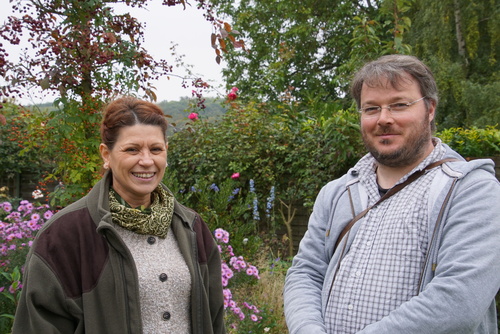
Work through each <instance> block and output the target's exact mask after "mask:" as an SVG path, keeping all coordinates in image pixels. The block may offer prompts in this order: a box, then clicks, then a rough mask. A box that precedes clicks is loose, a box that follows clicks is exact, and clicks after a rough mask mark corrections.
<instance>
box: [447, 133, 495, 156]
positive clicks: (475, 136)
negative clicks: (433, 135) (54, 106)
mask: <svg viewBox="0 0 500 334" xmlns="http://www.w3.org/2000/svg"><path fill="white" fill-rule="evenodd" d="M437 136H438V137H439V138H441V140H442V141H443V142H445V143H446V144H448V145H449V146H450V147H451V148H452V149H454V150H455V151H457V152H458V153H460V154H461V155H462V156H463V157H465V158H477V157H489V156H495V155H500V130H498V129H497V128H496V126H488V127H486V128H484V129H479V128H476V127H472V128H470V129H464V128H449V129H446V130H443V131H441V132H438V133H437Z"/></svg>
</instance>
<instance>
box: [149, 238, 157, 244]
mask: <svg viewBox="0 0 500 334" xmlns="http://www.w3.org/2000/svg"><path fill="white" fill-rule="evenodd" d="M155 242H156V238H155V237H148V244H150V245H152V244H154V243H155Z"/></svg>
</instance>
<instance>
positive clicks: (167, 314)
mask: <svg viewBox="0 0 500 334" xmlns="http://www.w3.org/2000/svg"><path fill="white" fill-rule="evenodd" d="M162 318H163V320H170V312H163V314H162Z"/></svg>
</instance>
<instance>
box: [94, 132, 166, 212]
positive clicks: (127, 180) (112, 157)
mask: <svg viewBox="0 0 500 334" xmlns="http://www.w3.org/2000/svg"><path fill="white" fill-rule="evenodd" d="M99 150H100V152H101V156H102V158H103V159H104V162H105V163H107V164H108V165H109V168H110V169H111V171H112V172H113V189H114V190H115V191H116V192H117V193H118V195H120V196H121V197H122V198H123V199H124V200H125V201H126V202H127V203H128V204H130V206H131V207H133V208H136V207H139V206H141V205H143V206H146V207H147V206H149V205H150V204H151V192H152V191H153V190H154V189H156V187H157V186H158V184H159V183H160V182H161V180H162V179H163V175H164V174H165V168H166V166H167V143H166V142H165V136H164V134H163V132H162V129H161V127H159V126H155V125H144V124H137V125H132V126H127V127H124V128H122V129H121V130H120V131H119V134H118V138H117V141H116V143H115V146H114V147H113V149H112V150H110V149H109V148H108V147H107V146H106V145H105V144H101V145H100V147H99Z"/></svg>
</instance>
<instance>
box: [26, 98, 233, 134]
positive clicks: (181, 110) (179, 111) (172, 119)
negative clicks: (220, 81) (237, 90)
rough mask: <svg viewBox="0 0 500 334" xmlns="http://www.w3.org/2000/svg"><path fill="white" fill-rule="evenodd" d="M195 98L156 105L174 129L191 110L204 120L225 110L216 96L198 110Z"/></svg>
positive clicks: (41, 107) (43, 108) (50, 104)
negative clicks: (166, 116)
mask: <svg viewBox="0 0 500 334" xmlns="http://www.w3.org/2000/svg"><path fill="white" fill-rule="evenodd" d="M196 102H197V101H196V99H192V98H188V97H183V98H181V99H180V101H161V102H159V103H158V106H159V107H160V108H161V109H162V110H163V113H164V114H165V115H168V116H169V117H168V122H169V124H170V125H171V126H172V127H173V129H172V130H173V131H175V129H181V128H182V127H184V125H185V124H186V123H187V122H188V121H190V120H189V119H188V116H189V114H190V113H192V112H196V113H198V114H199V115H200V117H201V118H203V119H204V120H206V121H214V120H217V119H219V118H220V117H221V116H222V115H224V114H225V113H226V111H227V109H226V108H225V105H224V102H223V101H222V100H221V99H217V98H207V99H206V100H205V106H206V108H205V109H204V110H200V109H199V108H195V107H196ZM28 108H37V109H39V110H41V111H51V110H53V109H54V104H53V102H47V103H43V104H37V105H31V106H28Z"/></svg>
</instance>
